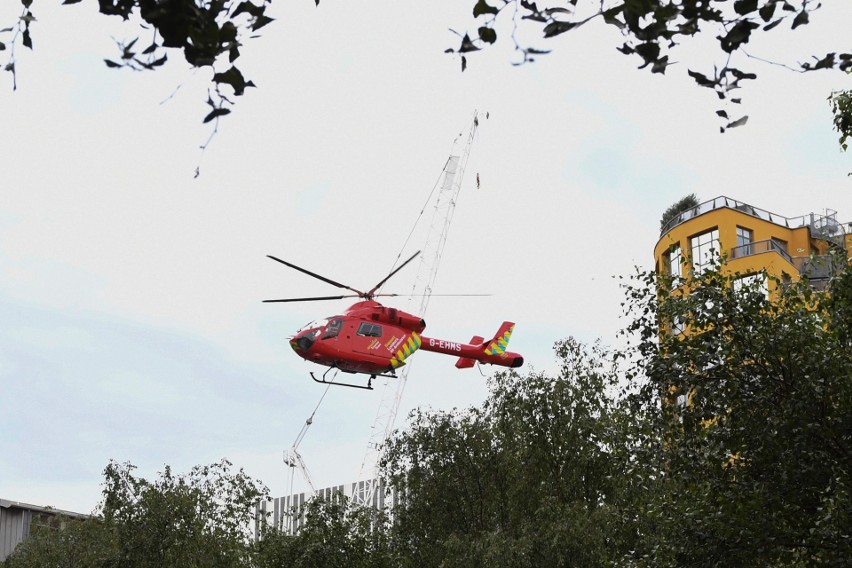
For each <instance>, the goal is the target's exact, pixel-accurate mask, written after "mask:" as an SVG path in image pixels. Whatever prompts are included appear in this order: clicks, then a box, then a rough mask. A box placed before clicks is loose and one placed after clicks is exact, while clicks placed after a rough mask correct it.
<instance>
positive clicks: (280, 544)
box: [255, 496, 396, 568]
mask: <svg viewBox="0 0 852 568" xmlns="http://www.w3.org/2000/svg"><path fill="white" fill-rule="evenodd" d="M255 566H257V568H277V567H281V566H287V567H292V568H322V567H326V566H348V567H352V568H383V567H386V566H396V564H395V563H393V562H391V555H390V547H389V541H388V521H387V517H385V516H384V514H383V513H381V512H379V511H375V510H373V509H370V508H367V507H362V506H359V505H356V504H354V503H352V502H351V501H350V500H348V499H347V498H345V497H343V496H337V497H335V498H334V499H322V498H316V499H314V500H312V501H310V502H309V503H308V505H307V513H306V519H305V525H304V526H303V528H302V530H301V531H300V532H299V533H298V534H297V535H295V536H291V535H287V534H285V533H282V532H280V531H278V530H276V529H275V528H267V530H265V531H264V532H263V538H262V539H261V540H260V542H259V543H258V547H257V558H256V564H255Z"/></svg>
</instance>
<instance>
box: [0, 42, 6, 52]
mask: <svg viewBox="0 0 852 568" xmlns="http://www.w3.org/2000/svg"><path fill="white" fill-rule="evenodd" d="M5 49H6V44H5V43H3V42H2V41H0V51H4V50H5Z"/></svg>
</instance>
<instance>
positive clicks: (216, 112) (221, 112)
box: [204, 108, 231, 124]
mask: <svg viewBox="0 0 852 568" xmlns="http://www.w3.org/2000/svg"><path fill="white" fill-rule="evenodd" d="M230 113H231V109H229V108H214V109H213V110H212V111H211V112H210V114H208V115H207V116H205V117H204V124H207V123H208V122H210V121H211V120H214V119H216V118H219V117H220V116H225V115H226V114H230Z"/></svg>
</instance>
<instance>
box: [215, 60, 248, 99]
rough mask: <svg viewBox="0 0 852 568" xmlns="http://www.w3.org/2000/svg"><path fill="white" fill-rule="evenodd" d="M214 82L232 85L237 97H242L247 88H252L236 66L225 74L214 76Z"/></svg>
mask: <svg viewBox="0 0 852 568" xmlns="http://www.w3.org/2000/svg"><path fill="white" fill-rule="evenodd" d="M213 82H214V83H225V84H227V85H230V86H231V87H232V88H233V89H234V94H235V95H237V96H240V95H242V94H243V93H244V92H245V90H246V87H249V86H251V85H249V84H248V83H246V80H245V77H243V74H242V73H241V72H240V70H239V69H237V68H236V67H234V66H231V68H230V69H228V70H227V71H225V72H224V73H216V74H215V75H213Z"/></svg>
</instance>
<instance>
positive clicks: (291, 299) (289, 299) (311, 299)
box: [263, 294, 361, 303]
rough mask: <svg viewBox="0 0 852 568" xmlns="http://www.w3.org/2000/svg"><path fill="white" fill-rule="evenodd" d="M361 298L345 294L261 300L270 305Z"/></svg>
mask: <svg viewBox="0 0 852 568" xmlns="http://www.w3.org/2000/svg"><path fill="white" fill-rule="evenodd" d="M360 297H361V296H360V295H358V296H356V295H355V294H346V295H344V296H315V297H313V298H282V299H280V300H263V301H264V303H272V302H319V301H322V300H341V299H343V298H360Z"/></svg>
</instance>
